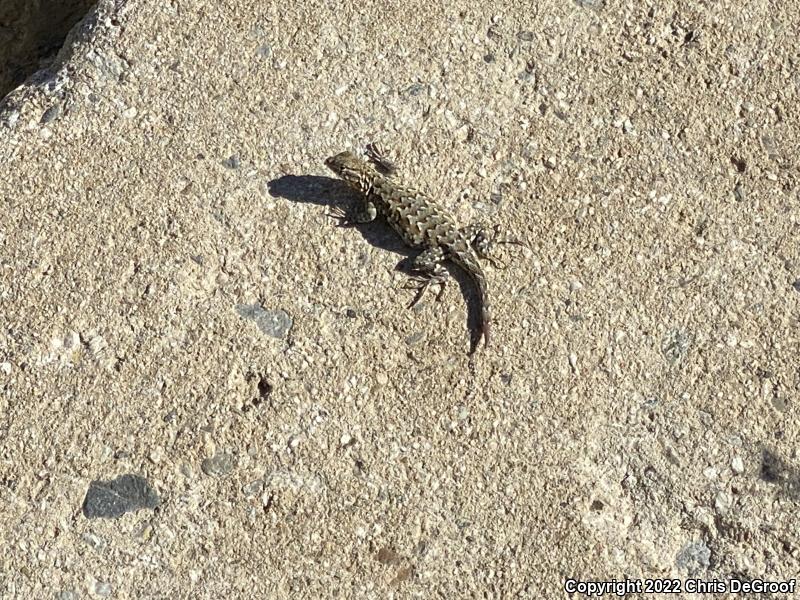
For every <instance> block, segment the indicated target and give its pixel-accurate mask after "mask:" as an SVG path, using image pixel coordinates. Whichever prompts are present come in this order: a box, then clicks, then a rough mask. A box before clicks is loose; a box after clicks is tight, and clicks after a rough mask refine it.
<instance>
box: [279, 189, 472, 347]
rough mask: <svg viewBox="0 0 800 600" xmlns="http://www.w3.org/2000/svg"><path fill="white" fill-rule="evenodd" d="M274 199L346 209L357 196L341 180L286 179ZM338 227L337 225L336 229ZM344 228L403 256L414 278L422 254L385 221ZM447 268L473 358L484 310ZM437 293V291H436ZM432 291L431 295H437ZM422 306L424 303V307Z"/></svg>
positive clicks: (400, 266)
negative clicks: (462, 303) (461, 302)
mask: <svg viewBox="0 0 800 600" xmlns="http://www.w3.org/2000/svg"><path fill="white" fill-rule="evenodd" d="M267 189H268V191H269V194H270V196H273V197H276V198H284V199H286V200H290V201H292V202H305V203H310V204H317V205H319V206H325V207H327V208H333V207H339V208H344V209H345V211H346V210H347V207H349V206H351V205H352V204H354V202H355V200H356V196H355V193H354V192H353V190H352V189H350V187H349V186H348V185H347V184H346V183H345V182H344V181H342V180H341V179H335V178H333V177H320V176H317V175H283V176H282V177H278V178H276V179H273V180H272V181H270V182H268V183H267ZM332 226H333V227H335V226H336V225H335V224H334V225H332ZM344 228H348V229H357V230H358V231H359V233H360V234H361V235H362V236H363V237H364V239H365V240H366V241H367V242H368V243H370V244H371V245H373V246H374V247H376V248H380V249H381V250H388V251H390V252H394V253H396V254H399V255H401V256H402V257H403V258H402V259H401V260H400V262H398V263H397V265H395V270H397V271H401V272H403V273H406V274H408V275H413V274H414V270H413V268H412V263H413V261H414V258H415V257H416V256H417V255H418V254H419V253H420V250H419V249H416V248H410V247H409V246H407V245H406V244H405V243H404V242H403V240H402V239H401V238H400V236H399V235H398V234H397V233H396V232H394V231H393V230H392V228H391V227H389V226H388V225H387V224H386V223H385V222H383V220H382V219H376V220H375V221H372V222H371V223H363V224H358V225H352V226H351V225H346V226H344ZM444 266H445V267H446V268H447V270H448V271H449V272H450V275H451V276H452V277H453V279H454V280H455V281H456V282H457V283H458V286H459V288H460V289H461V294H462V296H463V297H464V298H466V302H467V328H468V329H469V330H470V332H471V335H470V354H471V353H472V352H474V351H475V348H476V347H477V345H478V343H479V342H480V337H481V334H480V324H481V307H480V299H479V297H478V293H477V290H476V289H475V286H474V284H473V283H472V280H471V278H470V277H469V275H468V274H467V273H465V272H464V271H463V270H462V269H460V268H458V267H454V265H452V263H450V261H446V262H445V263H444ZM434 291H436V290H434ZM434 291H431V290H429V291H428V292H426V294H425V295H426V296H427V294H433V293H434ZM420 306H422V303H420Z"/></svg>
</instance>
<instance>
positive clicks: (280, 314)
mask: <svg viewBox="0 0 800 600" xmlns="http://www.w3.org/2000/svg"><path fill="white" fill-rule="evenodd" d="M236 312H238V313H239V315H240V316H242V317H244V318H245V319H250V320H251V321H255V324H256V325H258V328H259V329H260V330H261V331H262V332H264V333H266V334H267V335H269V336H271V337H274V338H278V339H281V338H285V337H286V334H287V333H289V330H290V329H291V328H292V318H291V317H290V316H289V314H288V313H287V312H286V311H284V310H281V309H276V310H265V309H264V308H263V307H262V306H261V305H260V304H239V305H237V306H236Z"/></svg>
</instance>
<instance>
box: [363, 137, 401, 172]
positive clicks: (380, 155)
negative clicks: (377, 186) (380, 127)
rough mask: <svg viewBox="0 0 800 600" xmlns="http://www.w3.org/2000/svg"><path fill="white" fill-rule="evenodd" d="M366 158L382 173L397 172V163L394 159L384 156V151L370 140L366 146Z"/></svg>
mask: <svg viewBox="0 0 800 600" xmlns="http://www.w3.org/2000/svg"><path fill="white" fill-rule="evenodd" d="M365 154H366V157H367V160H368V161H369V162H370V163H371V164H372V165H373V166H374V167H375V168H376V169H378V171H380V173H381V174H382V175H394V174H395V173H396V172H397V165H396V164H395V163H394V161H392V160H390V159H389V158H387V157H386V151H385V150H384V149H383V148H381V146H380V145H379V144H378V143H377V142H370V143H369V144H367V147H366V152H365Z"/></svg>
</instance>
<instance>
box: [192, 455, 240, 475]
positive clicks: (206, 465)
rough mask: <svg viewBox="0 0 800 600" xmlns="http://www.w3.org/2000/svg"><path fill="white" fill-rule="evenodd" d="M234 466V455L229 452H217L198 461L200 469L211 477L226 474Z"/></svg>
mask: <svg viewBox="0 0 800 600" xmlns="http://www.w3.org/2000/svg"><path fill="white" fill-rule="evenodd" d="M235 466H236V457H235V456H234V455H233V454H231V453H230V452H217V453H216V454H215V455H214V456H212V457H211V458H206V459H205V460H203V462H202V463H200V469H201V470H202V471H203V473H205V474H206V475H209V476H211V477H222V476H223V475H227V474H228V473H230V472H231V471H233V468H234V467H235Z"/></svg>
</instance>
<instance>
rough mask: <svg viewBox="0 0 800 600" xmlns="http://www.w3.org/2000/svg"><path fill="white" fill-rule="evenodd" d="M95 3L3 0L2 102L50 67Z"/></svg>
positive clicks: (0, 32)
mask: <svg viewBox="0 0 800 600" xmlns="http://www.w3.org/2000/svg"><path fill="white" fill-rule="evenodd" d="M95 3H96V2H95V1H94V0H0V99H1V98H3V97H4V96H5V95H6V94H8V93H9V92H10V91H12V90H13V89H14V88H16V87H17V86H19V85H20V84H22V83H23V82H24V81H25V80H26V79H27V78H28V77H30V76H31V75H33V74H34V73H35V72H36V71H38V70H39V69H45V68H47V67H49V66H50V64H51V63H52V62H53V59H54V58H55V57H56V55H57V54H58V51H59V49H60V48H61V46H62V45H63V44H64V39H65V38H66V36H67V34H68V33H69V31H70V29H72V27H73V26H74V25H75V24H76V23H78V22H79V21H80V20H81V19H82V18H83V17H84V16H85V15H86V13H88V12H89V10H90V9H91V8H92V7H93V6H94V5H95Z"/></svg>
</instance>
